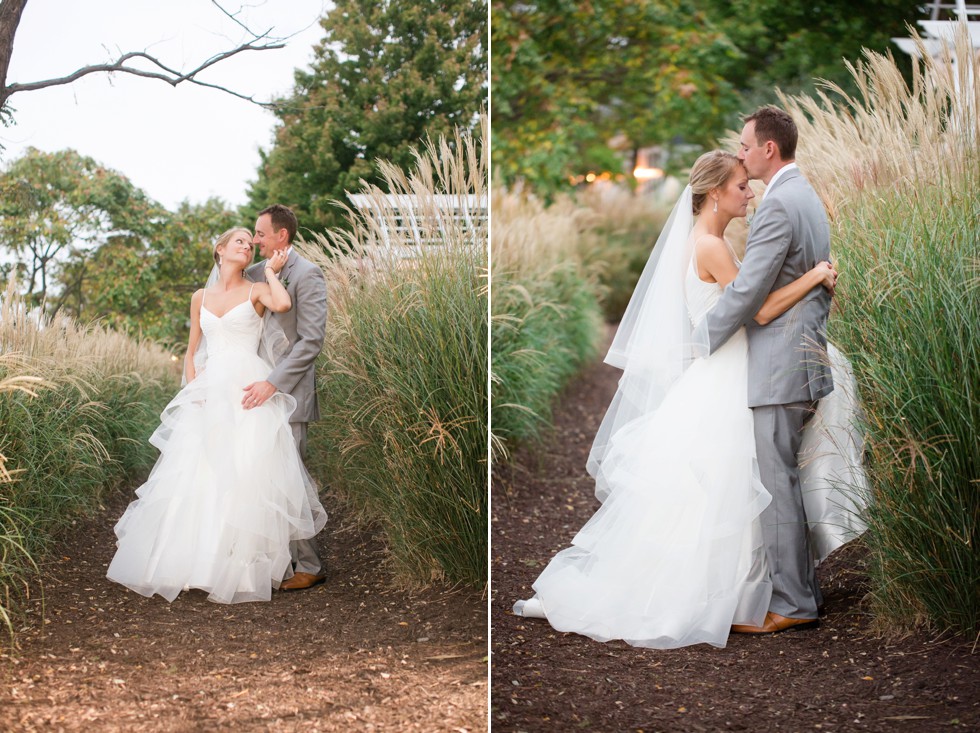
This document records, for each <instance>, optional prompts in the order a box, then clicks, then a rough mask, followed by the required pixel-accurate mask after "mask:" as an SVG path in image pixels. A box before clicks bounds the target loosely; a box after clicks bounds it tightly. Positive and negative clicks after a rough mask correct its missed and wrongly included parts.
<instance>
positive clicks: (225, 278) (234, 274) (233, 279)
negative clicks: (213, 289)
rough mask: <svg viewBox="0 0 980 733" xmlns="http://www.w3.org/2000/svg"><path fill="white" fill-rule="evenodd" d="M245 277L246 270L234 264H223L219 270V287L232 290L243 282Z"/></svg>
mask: <svg viewBox="0 0 980 733" xmlns="http://www.w3.org/2000/svg"><path fill="white" fill-rule="evenodd" d="M243 277H245V270H243V269H242V268H240V267H235V266H234V265H222V266H221V269H220V270H219V271H218V287H219V288H221V289H222V290H230V289H231V288H234V287H236V286H238V285H240V284H241V282H242V278H243Z"/></svg>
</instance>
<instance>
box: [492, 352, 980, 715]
mask: <svg viewBox="0 0 980 733" xmlns="http://www.w3.org/2000/svg"><path fill="white" fill-rule="evenodd" d="M610 338H611V334H610ZM619 374H620V373H619V372H618V371H616V370H614V369H612V368H611V367H607V366H605V365H601V364H597V365H596V366H594V367H593V368H591V369H589V370H588V371H587V372H586V373H585V374H583V375H582V376H581V377H580V378H579V379H578V380H576V381H575V382H574V383H573V384H571V385H570V386H569V387H568V389H567V390H566V391H565V393H564V395H563V396H562V398H561V400H560V401H559V407H558V411H557V413H556V415H555V417H556V429H555V433H554V435H553V436H552V437H551V439H550V440H549V441H548V443H547V444H546V445H545V446H544V448H543V449H542V448H541V447H538V448H535V449H534V450H522V451H520V452H519V453H518V455H516V456H515V458H516V460H515V461H514V462H513V464H512V465H511V466H509V467H507V468H505V469H499V468H498V470H497V471H496V473H495V476H494V479H493V487H492V492H493V493H492V515H491V535H492V548H493V561H492V569H491V577H492V580H493V582H492V595H491V610H490V620H491V639H492V660H491V661H492V664H491V666H492V672H491V721H492V728H493V730H494V733H503V732H504V731H528V732H530V731H571V730H596V731H648V732H651V731H678V732H680V731H683V732H685V733H687V732H692V731H821V730H822V731H874V732H876V733H877V732H880V733H886V732H888V733H891V732H894V731H899V732H903V731H948V730H980V658H978V656H977V655H976V653H975V652H976V649H975V648H974V647H973V641H974V640H972V639H969V640H967V639H962V638H937V637H935V636H933V635H928V634H924V633H922V634H915V635H910V636H905V637H903V638H883V637H881V636H880V635H879V634H877V633H876V632H875V630H874V626H873V623H872V619H871V617H870V615H869V613H868V610H867V603H866V601H865V599H864V597H865V595H866V593H867V577H866V575H865V572H864V567H865V558H866V552H865V551H864V550H863V548H862V547H860V546H859V545H857V544H855V543H852V545H849V546H846V547H843V548H841V549H840V550H838V551H837V552H836V553H835V554H834V555H832V556H831V558H829V559H828V560H827V561H826V562H825V563H824V564H823V565H821V567H820V569H819V571H818V573H819V576H820V580H821V584H822V587H823V589H824V594H825V601H826V615H825V616H824V618H823V619H822V623H821V626H820V628H818V629H814V630H810V631H801V632H791V633H784V634H778V635H769V636H764V637H750V636H738V635H735V636H732V637H731V638H730V640H729V644H728V646H727V648H725V649H716V648H714V647H711V646H707V645H699V646H696V647H688V648H684V649H677V650H670V651H658V650H650V649H636V648H633V647H630V646H628V645H626V644H625V643H623V642H611V643H608V644H600V643H598V642H595V641H592V640H591V639H588V638H585V637H581V636H577V635H574V634H562V633H558V632H556V631H554V630H553V629H552V628H551V627H550V626H549V625H548V624H547V622H545V621H543V620H540V619H524V618H520V617H516V616H514V615H512V614H511V612H510V609H511V606H512V605H513V603H514V601H515V600H517V599H520V598H528V597H529V596H530V595H531V593H532V591H531V583H533V582H534V579H535V578H536V577H537V575H538V573H539V572H540V571H541V570H542V569H543V568H544V565H545V564H546V563H547V562H548V560H549V559H550V558H551V557H552V556H553V555H554V554H555V553H556V552H557V551H559V550H561V549H563V548H564V547H567V546H568V544H569V543H570V541H571V539H572V537H573V536H574V534H575V532H576V531H577V530H578V529H579V528H580V527H581V526H582V524H584V523H585V521H586V520H587V519H588V518H589V517H590V516H591V515H592V513H593V512H594V511H595V510H596V509H597V508H598V502H597V501H596V500H595V498H594V496H593V488H594V486H593V482H592V481H591V479H590V478H589V476H588V474H586V472H585V461H586V457H587V455H588V451H589V447H590V445H591V441H592V437H593V436H594V434H595V431H596V429H597V428H598V424H599V421H600V420H601V417H602V415H603V413H604V411H605V409H606V407H607V406H608V404H609V400H610V399H611V398H612V395H613V394H614V393H615V389H616V380H617V379H618V377H619Z"/></svg>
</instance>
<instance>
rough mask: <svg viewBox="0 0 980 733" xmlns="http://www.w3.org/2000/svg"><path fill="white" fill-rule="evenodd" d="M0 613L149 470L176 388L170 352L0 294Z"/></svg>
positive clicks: (13, 293)
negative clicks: (81, 527)
mask: <svg viewBox="0 0 980 733" xmlns="http://www.w3.org/2000/svg"><path fill="white" fill-rule="evenodd" d="M0 301H2V302H0V353H2V354H3V357H2V359H0V456H2V458H0V462H2V465H3V470H2V471H0V606H2V607H0V619H2V620H3V621H4V622H6V624H7V626H8V629H10V628H12V626H11V624H12V614H13V613H14V612H15V611H16V609H17V607H18V605H19V601H20V600H22V599H23V598H24V597H25V595H26V593H27V588H28V587H29V586H28V580H29V578H30V577H31V576H32V574H33V573H34V572H35V570H36V563H37V560H38V559H39V558H41V557H43V555H44V553H45V551H46V550H47V549H48V547H49V546H50V543H51V540H52V539H53V537H54V536H55V535H56V534H57V532H58V531H59V530H61V529H62V528H64V527H65V526H67V525H69V524H70V523H71V522H72V521H73V520H74V519H76V518H77V517H78V516H79V515H82V514H85V513H88V512H92V511H94V510H95V509H97V508H98V507H99V506H100V502H101V500H102V498H103V497H104V496H105V495H106V492H107V491H109V490H110V489H111V488H112V487H114V486H115V485H118V484H119V483H120V482H121V481H124V480H128V479H131V478H133V477H135V476H137V475H139V474H140V473H141V472H142V471H144V470H145V469H146V468H148V467H149V466H150V465H151V464H152V462H153V459H154V458H155V450H154V449H153V448H152V447H151V446H150V445H149V444H148V443H147V442H146V439H147V438H148V437H149V435H150V433H151V432H152V431H153V428H154V427H155V426H156V424H157V420H158V416H159V413H160V410H161V409H162V408H163V406H164V405H165V404H166V402H167V400H168V399H169V398H170V396H171V395H172V394H173V392H174V391H175V390H176V385H177V374H176V373H175V369H174V367H173V365H172V362H171V360H170V356H169V354H167V353H165V352H164V351H163V350H162V349H160V348H159V347H156V346H155V345H153V344H150V343H146V342H137V341H134V340H132V339H130V338H129V337H126V336H123V335H122V334H119V333H116V332H113V331H110V330H108V329H105V328H102V327H99V326H95V325H90V326H82V325H79V324H77V323H76V322H75V321H73V320H72V319H71V318H69V317H66V316H61V315H58V316H55V317H54V318H48V317H46V316H43V315H41V314H40V312H39V311H37V310H31V309H28V307H27V306H26V304H25V303H24V301H23V299H22V298H20V296H19V295H18V294H17V290H16V287H15V284H14V283H13V281H11V282H10V283H9V284H8V287H7V290H6V292H5V293H3V294H2V296H0Z"/></svg>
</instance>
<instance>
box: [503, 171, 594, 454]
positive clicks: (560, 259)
mask: <svg viewBox="0 0 980 733" xmlns="http://www.w3.org/2000/svg"><path fill="white" fill-rule="evenodd" d="M491 211H492V216H493V226H492V233H491V243H490V248H491V257H492V262H493V273H492V281H493V298H492V306H491V318H490V324H491V325H490V330H491V354H492V357H491V359H492V362H491V374H492V375H493V376H492V381H493V387H492V390H493V408H492V416H491V423H492V429H493V441H494V453H495V456H497V457H499V458H500V459H502V460H503V459H506V457H507V455H508V454H509V452H510V450H511V449H512V448H513V447H515V446H517V445H519V444H520V443H521V442H523V441H527V440H531V439H535V438H537V437H539V436H540V434H541V432H542V430H543V429H545V428H546V427H547V425H548V424H549V419H550V415H551V406H552V403H553V401H554V399H555V397H556V396H557V394H558V392H559V391H560V390H561V388H562V387H563V386H564V384H565V383H566V382H567V381H568V379H569V378H571V377H572V376H573V375H574V374H575V373H576V372H577V371H578V370H579V369H580V368H581V366H582V365H583V364H584V363H586V362H587V361H588V360H589V359H592V358H594V357H595V356H596V353H597V345H598V342H599V337H600V335H601V327H602V309H601V305H600V298H601V294H602V292H603V290H602V287H601V285H600V282H599V277H598V273H597V270H598V268H597V267H595V266H593V267H592V268H590V267H589V266H588V265H587V264H586V262H587V259H588V254H589V251H590V248H591V253H592V256H593V260H592V261H593V262H595V261H596V259H597V258H595V252H596V248H595V242H594V240H591V241H590V240H589V239H588V237H589V236H590V235H591V232H592V229H593V227H594V226H595V223H596V219H597V217H596V214H595V212H593V211H590V210H588V209H586V208H584V207H582V206H580V205H578V204H576V203H575V202H574V201H572V200H570V199H567V198H565V199H560V200H559V201H557V202H556V203H555V204H553V205H551V206H549V207H545V206H544V205H543V204H542V203H541V202H540V201H538V200H537V199H536V198H534V197H533V196H529V195H522V194H519V193H511V192H506V191H503V190H497V191H495V192H494V195H493V198H492V203H491Z"/></svg>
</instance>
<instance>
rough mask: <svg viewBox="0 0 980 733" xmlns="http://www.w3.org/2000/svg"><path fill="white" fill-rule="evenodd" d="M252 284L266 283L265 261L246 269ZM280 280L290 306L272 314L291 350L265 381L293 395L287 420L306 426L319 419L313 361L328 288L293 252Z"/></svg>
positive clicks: (318, 271)
mask: <svg viewBox="0 0 980 733" xmlns="http://www.w3.org/2000/svg"><path fill="white" fill-rule="evenodd" d="M247 274H248V277H249V279H251V280H252V281H253V282H265V262H264V261H263V262H259V263H257V264H254V265H252V266H251V267H249V268H248V270H247ZM279 281H280V282H283V283H285V285H286V292H287V293H289V297H290V298H291V299H292V301H293V307H292V308H290V309H289V310H288V311H286V312H285V313H275V314H273V318H275V319H276V320H277V321H278V322H279V325H281V326H282V329H283V331H285V332H286V337H287V338H288V339H289V345H290V349H289V351H288V352H287V353H286V355H285V356H284V357H283V358H282V359H280V361H279V363H278V364H276V366H275V368H274V369H273V370H272V373H271V374H270V375H269V377H268V380H269V382H271V383H272V384H274V385H275V386H276V388H277V389H278V390H279V391H280V392H285V393H287V394H290V395H292V396H293V397H294V398H295V400H296V410H295V411H294V412H293V414H292V416H291V417H290V418H289V421H290V422H292V423H306V422H312V421H313V420H318V419H319V418H320V409H319V407H318V406H317V399H316V369H315V365H316V358H317V356H319V354H320V349H321V348H322V347H323V339H324V336H325V334H326V326H327V286H326V281H325V280H324V277H323V271H322V270H321V269H320V268H319V267H317V266H316V265H314V264H313V263H312V262H310V261H309V260H307V259H305V258H303V257H300V256H299V254H298V253H297V252H296V251H295V250H293V251H292V252H290V253H289V258H288V259H287V260H286V265H285V266H284V267H283V268H282V271H281V272H280V273H279Z"/></svg>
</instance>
